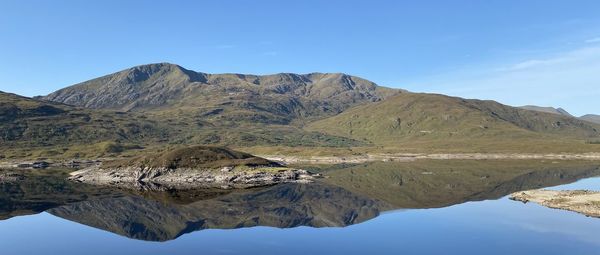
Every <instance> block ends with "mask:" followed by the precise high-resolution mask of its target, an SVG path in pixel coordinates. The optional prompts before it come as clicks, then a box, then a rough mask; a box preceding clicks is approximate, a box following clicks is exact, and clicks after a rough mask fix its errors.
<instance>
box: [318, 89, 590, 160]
mask: <svg viewBox="0 0 600 255" xmlns="http://www.w3.org/2000/svg"><path fill="white" fill-rule="evenodd" d="M307 129H308V130H312V131H321V132H326V133H329V134H334V135H338V136H347V137H351V138H354V139H358V140H364V141H368V142H372V143H375V144H379V145H385V146H398V147H405V148H412V149H417V150H418V149H436V148H437V149H439V148H442V149H449V150H459V151H460V149H461V148H462V149H466V151H470V150H472V149H475V148H488V150H487V151H494V150H496V149H498V150H504V149H512V150H513V151H524V150H525V151H526V148H528V147H529V148H533V149H535V147H532V145H534V144H536V143H537V144H539V145H543V146H559V144H561V143H564V144H569V146H576V144H581V145H585V144H584V143H585V142H584V141H587V140H591V139H598V138H599V137H600V126H599V125H594V124H592V123H589V122H586V121H581V120H578V119H576V118H572V117H568V116H561V115H557V114H550V113H542V112H536V111H529V110H524V109H519V108H514V107H510V106H506V105H502V104H499V103H497V102H493V101H481V100H467V99H461V98H455V97H448V96H443V95H435V94H417V93H402V94H399V95H396V96H393V97H390V98H388V99H387V100H384V101H381V102H376V103H372V104H366V105H361V106H357V107H354V108H352V109H349V110H347V111H345V112H343V113H341V114H339V115H337V116H334V117H331V118H327V119H324V120H320V121H316V122H314V123H311V124H310V125H308V127H307ZM577 141H579V142H577ZM530 142H533V143H534V144H530ZM453 145H454V146H453ZM513 146H514V147H513ZM469 147H471V148H469ZM511 147H512V148H511ZM537 149H538V150H542V151H548V148H542V147H538V148H537ZM555 149H557V150H558V151H560V150H559V149H561V148H555ZM563 149H565V151H568V150H569V148H568V147H563ZM534 152H535V151H534Z"/></svg>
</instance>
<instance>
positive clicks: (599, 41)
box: [585, 37, 600, 43]
mask: <svg viewBox="0 0 600 255" xmlns="http://www.w3.org/2000/svg"><path fill="white" fill-rule="evenodd" d="M585 42H586V43H600V37H595V38H591V39H588V40H585Z"/></svg>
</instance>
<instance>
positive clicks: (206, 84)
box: [43, 63, 400, 124]
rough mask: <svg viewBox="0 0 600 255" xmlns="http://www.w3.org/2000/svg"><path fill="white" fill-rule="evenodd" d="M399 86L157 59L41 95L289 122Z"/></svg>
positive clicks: (90, 104) (123, 107) (85, 103)
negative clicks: (206, 69)
mask: <svg viewBox="0 0 600 255" xmlns="http://www.w3.org/2000/svg"><path fill="white" fill-rule="evenodd" d="M399 92H400V91H399V90H394V89H390V88H385V87H380V86H377V85H376V84H375V83H373V82H370V81H367V80H364V79H362V78H359V77H354V76H350V75H346V74H339V73H338V74H323V73H311V74H304V75H300V74H292V73H281V74H274V75H244V74H207V73H199V72H194V71H190V70H187V69H184V68H182V67H181V66H178V65H174V64H169V63H160V64H149V65H142V66H136V67H133V68H130V69H127V70H123V71H120V72H117V73H113V74H109V75H106V76H103V77H100V78H97V79H93V80H90V81H86V82H83V83H80V84H76V85H73V86H70V87H67V88H64V89H61V90H59V91H56V92H54V93H52V94H50V95H48V96H46V97H43V99H44V100H48V101H55V102H61V103H65V104H71V105H76V106H81V107H86V108H94V109H112V110H118V111H152V110H153V111H160V110H167V111H169V110H172V109H178V110H182V111H186V113H185V115H188V116H192V115H193V116H195V117H197V119H202V120H205V121H209V122H210V121H211V120H212V121H219V122H221V123H222V122H224V121H225V122H226V121H233V122H240V121H250V122H260V123H269V124H289V123H290V122H292V121H294V120H302V119H315V118H321V117H326V116H331V115H334V114H337V113H339V112H342V111H343V110H345V109H347V108H349V107H351V106H354V105H358V104H361V103H366V102H374V101H379V100H382V99H384V98H386V97H388V96H390V95H393V94H396V93H399ZM169 112H171V114H173V113H175V114H177V113H179V111H175V112H173V111H169Z"/></svg>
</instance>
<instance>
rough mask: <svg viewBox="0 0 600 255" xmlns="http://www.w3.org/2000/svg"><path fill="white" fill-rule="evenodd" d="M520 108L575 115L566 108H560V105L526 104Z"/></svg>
mask: <svg viewBox="0 0 600 255" xmlns="http://www.w3.org/2000/svg"><path fill="white" fill-rule="evenodd" d="M519 108H521V109H525V110H530V111H536V112H545V113H552V114H558V115H564V116H569V117H573V115H571V114H570V113H569V112H567V111H566V110H565V109H563V108H560V107H558V108H554V107H543V106H537V105H525V106H521V107H519Z"/></svg>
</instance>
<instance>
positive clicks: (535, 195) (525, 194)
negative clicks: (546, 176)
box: [510, 189, 600, 218]
mask: <svg viewBox="0 0 600 255" xmlns="http://www.w3.org/2000/svg"><path fill="white" fill-rule="evenodd" d="M510 199H512V200H515V201H521V202H524V203H527V202H534V203H537V204H540V205H543V206H546V207H549V208H554V209H561V210H568V211H573V212H577V213H581V214H583V215H586V216H590V217H597V218H600V192H597V191H589V190H564V191H555V190H544V189H538V190H528V191H520V192H515V193H513V194H511V195H510Z"/></svg>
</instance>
